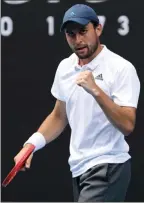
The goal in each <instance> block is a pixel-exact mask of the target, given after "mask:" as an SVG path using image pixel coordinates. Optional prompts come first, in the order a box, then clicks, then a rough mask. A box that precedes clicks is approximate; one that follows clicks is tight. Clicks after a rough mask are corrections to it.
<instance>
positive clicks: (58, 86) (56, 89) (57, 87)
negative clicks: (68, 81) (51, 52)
mask: <svg viewBox="0 0 144 203" xmlns="http://www.w3.org/2000/svg"><path fill="white" fill-rule="evenodd" d="M51 93H52V95H53V96H54V97H55V98H56V99H58V100H61V101H65V100H64V96H63V90H62V81H61V77H60V65H59V66H58V68H57V70H56V73H55V77H54V82H53V84H52V88H51Z"/></svg>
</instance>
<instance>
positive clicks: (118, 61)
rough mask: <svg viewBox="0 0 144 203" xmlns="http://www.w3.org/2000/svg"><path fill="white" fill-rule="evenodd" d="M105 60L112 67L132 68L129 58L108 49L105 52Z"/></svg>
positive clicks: (120, 68) (119, 68) (118, 68)
mask: <svg viewBox="0 0 144 203" xmlns="http://www.w3.org/2000/svg"><path fill="white" fill-rule="evenodd" d="M107 62H108V64H109V65H110V67H113V68H114V69H117V70H119V71H122V70H125V69H129V68H134V66H133V64H132V63H131V62H130V61H129V60H127V59H126V58H124V57H123V56H121V55H119V54H117V53H115V52H113V51H111V50H109V49H108V52H107Z"/></svg>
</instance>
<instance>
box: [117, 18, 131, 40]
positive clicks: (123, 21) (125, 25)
mask: <svg viewBox="0 0 144 203" xmlns="http://www.w3.org/2000/svg"><path fill="white" fill-rule="evenodd" d="M118 22H119V23H120V25H121V27H120V28H119V29H118V33H119V34H120V35H122V36H125V35H127V34H128V33H129V19H128V17H127V16H120V17H119V18H118Z"/></svg>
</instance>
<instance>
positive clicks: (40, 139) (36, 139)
mask: <svg viewBox="0 0 144 203" xmlns="http://www.w3.org/2000/svg"><path fill="white" fill-rule="evenodd" d="M26 144H33V145H34V146H35V149H34V152H36V151H38V150H39V149H41V148H43V147H44V146H45V145H46V140H45V138H44V136H43V135H42V134H41V133H40V132H36V133H34V134H32V136H31V137H30V138H29V139H28V140H27V141H26V142H25V143H24V146H25V145H26Z"/></svg>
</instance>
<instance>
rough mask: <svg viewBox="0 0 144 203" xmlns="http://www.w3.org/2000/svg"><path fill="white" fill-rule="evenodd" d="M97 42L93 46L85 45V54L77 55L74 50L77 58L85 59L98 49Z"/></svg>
mask: <svg viewBox="0 0 144 203" xmlns="http://www.w3.org/2000/svg"><path fill="white" fill-rule="evenodd" d="M98 45H99V42H98V41H97V42H96V43H95V45H94V46H90V47H87V48H88V53H87V54H86V55H83V56H82V55H79V54H77V53H76V52H75V54H76V55H77V56H78V57H79V59H87V58H90V57H91V56H92V55H93V54H94V53H95V52H96V50H97V49H98Z"/></svg>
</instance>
